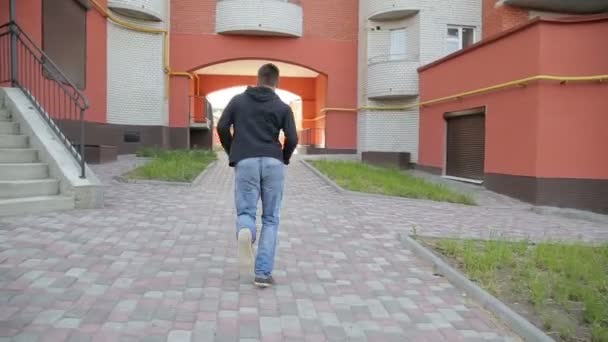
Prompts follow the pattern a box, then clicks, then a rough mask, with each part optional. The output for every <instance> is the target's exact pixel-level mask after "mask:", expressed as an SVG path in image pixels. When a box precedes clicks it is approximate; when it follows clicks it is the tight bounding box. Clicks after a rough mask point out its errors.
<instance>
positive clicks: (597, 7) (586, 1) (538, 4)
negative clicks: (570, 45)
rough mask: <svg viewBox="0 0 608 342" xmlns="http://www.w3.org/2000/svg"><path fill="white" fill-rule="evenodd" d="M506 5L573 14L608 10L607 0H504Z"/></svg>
mask: <svg viewBox="0 0 608 342" xmlns="http://www.w3.org/2000/svg"><path fill="white" fill-rule="evenodd" d="M504 3H505V4H506V5H511V6H517V7H523V8H529V9H536V10H540V11H549V12H557V13H572V14H594V13H603V12H608V3H607V2H606V0H504Z"/></svg>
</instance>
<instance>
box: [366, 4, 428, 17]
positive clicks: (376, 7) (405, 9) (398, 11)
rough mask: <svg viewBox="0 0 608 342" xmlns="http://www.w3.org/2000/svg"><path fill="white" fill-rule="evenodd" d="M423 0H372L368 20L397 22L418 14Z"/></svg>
mask: <svg viewBox="0 0 608 342" xmlns="http://www.w3.org/2000/svg"><path fill="white" fill-rule="evenodd" d="M422 2H423V1H422V0H370V1H369V5H368V19H369V20H376V21H385V20H397V19H403V18H407V17H409V16H411V15H414V14H416V13H418V11H419V10H420V9H421V8H422V6H423V4H422Z"/></svg>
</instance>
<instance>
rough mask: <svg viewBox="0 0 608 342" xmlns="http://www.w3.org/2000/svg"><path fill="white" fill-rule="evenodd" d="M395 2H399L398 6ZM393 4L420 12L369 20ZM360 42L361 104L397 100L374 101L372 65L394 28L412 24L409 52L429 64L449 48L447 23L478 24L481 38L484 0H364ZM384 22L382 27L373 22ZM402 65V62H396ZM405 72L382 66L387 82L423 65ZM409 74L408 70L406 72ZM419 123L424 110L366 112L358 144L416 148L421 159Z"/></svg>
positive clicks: (383, 148)
mask: <svg viewBox="0 0 608 342" xmlns="http://www.w3.org/2000/svg"><path fill="white" fill-rule="evenodd" d="M393 6H394V7H393ZM390 8H397V9H402V10H419V12H418V13H417V14H415V15H414V16H411V17H408V18H406V19H400V20H390V21H369V20H368V18H369V16H370V14H375V13H379V12H382V11H384V10H387V9H390ZM359 15H360V18H359V19H360V25H361V30H360V34H359V35H360V40H361V42H360V44H359V61H360V63H361V62H364V63H365V64H360V66H359V69H360V70H359V101H360V103H359V104H360V106H394V105H395V102H394V101H390V102H389V101H373V100H371V99H369V95H372V96H373V93H372V91H373V90H374V89H373V85H372V88H371V89H370V83H372V82H373V83H374V84H376V83H378V79H379V77H377V76H376V75H373V74H372V72H376V70H374V69H373V68H374V65H371V66H370V65H368V64H367V61H368V59H369V58H370V57H374V56H380V55H383V54H386V53H387V52H388V51H389V39H388V37H389V30H390V29H392V28H398V27H407V28H408V37H407V39H408V54H410V55H416V54H417V55H418V56H419V64H420V65H425V64H428V63H430V62H432V61H434V60H437V59H439V58H441V57H443V56H445V55H446V54H447V44H446V36H447V26H448V25H463V26H474V27H475V28H476V30H475V31H476V32H475V34H476V37H475V38H476V40H479V39H480V38H481V16H482V13H481V0H433V1H429V0H361V1H360V10H359ZM378 26H379V27H380V30H379V31H378V30H377V29H375V30H374V31H372V30H371V29H372V28H377V27H378ZM395 66H397V65H395ZM410 70H411V71H410V72H411V74H410V75H409V77H408V75H404V74H403V73H402V72H400V70H399V68H398V67H396V68H395V69H394V70H393V71H392V72H391V70H382V72H383V73H385V74H386V75H387V76H386V77H385V78H384V82H385V83H386V84H394V82H395V81H393V79H392V78H391V77H394V76H388V75H399V79H400V80H402V82H404V83H405V82H409V81H411V80H412V79H416V80H417V79H418V74H417V71H415V69H414V68H411V69H410ZM401 75H403V76H401ZM418 123H419V112H418V110H412V111H408V112H398V111H396V112H385V111H382V112H366V113H360V114H359V116H358V124H359V127H358V134H359V136H358V140H357V141H358V150H359V152H363V151H395V152H410V153H411V154H412V161H414V162H416V161H417V160H418Z"/></svg>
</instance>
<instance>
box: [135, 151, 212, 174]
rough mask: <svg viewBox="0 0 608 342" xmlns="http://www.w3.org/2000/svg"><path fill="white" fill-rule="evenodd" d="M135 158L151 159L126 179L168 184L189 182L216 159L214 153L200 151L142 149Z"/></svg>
mask: <svg viewBox="0 0 608 342" xmlns="http://www.w3.org/2000/svg"><path fill="white" fill-rule="evenodd" d="M137 156H138V157H149V158H153V159H152V160H151V161H150V162H149V163H147V164H145V165H143V166H140V167H138V168H136V169H135V170H133V171H131V172H129V173H127V174H126V177H127V178H131V179H149V180H161V181H170V182H191V181H193V180H194V179H195V178H196V176H198V175H199V174H200V173H201V172H202V171H203V170H204V169H205V168H206V167H207V166H209V164H211V163H212V162H213V161H214V160H215V159H216V155H215V153H214V152H211V151H201V150H192V151H184V150H175V151H165V150H157V149H142V150H140V151H138V152H137Z"/></svg>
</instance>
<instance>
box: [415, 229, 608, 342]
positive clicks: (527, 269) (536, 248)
mask: <svg viewBox="0 0 608 342" xmlns="http://www.w3.org/2000/svg"><path fill="white" fill-rule="evenodd" d="M423 242H424V243H425V244H427V245H430V246H431V247H432V248H434V249H435V250H437V251H439V252H440V253H442V254H443V255H445V256H446V257H448V259H449V260H450V261H452V263H454V264H456V266H457V267H459V268H460V269H461V270H462V271H464V272H465V273H466V274H467V275H468V277H469V278H470V279H472V280H473V281H475V282H477V283H478V284H479V285H481V286H482V287H483V288H485V289H486V290H488V291H490V292H491V293H493V294H494V295H496V296H497V297H498V298H500V299H501V300H503V301H504V302H506V303H509V304H511V306H512V307H513V308H514V309H515V310H516V311H519V312H520V314H522V315H524V316H526V317H527V318H528V319H529V320H530V321H532V322H533V323H535V324H536V325H537V326H538V327H539V328H541V329H544V330H545V331H546V332H547V333H549V334H550V335H551V336H552V337H553V338H555V339H556V340H559V341H568V342H570V341H593V342H607V341H608V244H604V245H601V246H588V245H584V244H582V243H579V244H559V243H541V244H538V245H530V244H528V243H527V242H517V243H513V242H508V241H471V240H465V241H462V240H448V239H440V240H434V239H423Z"/></svg>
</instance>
